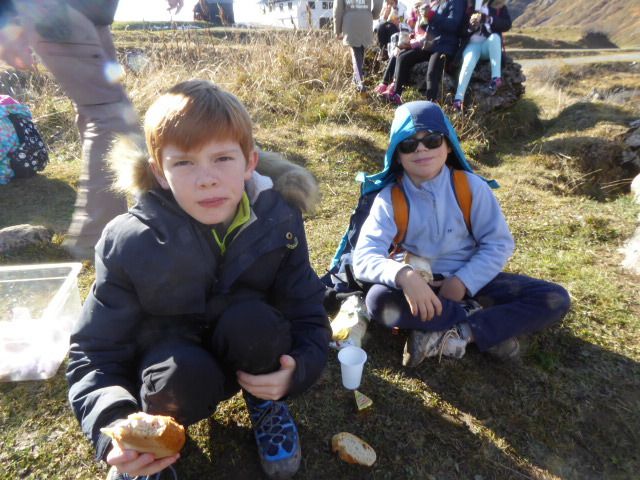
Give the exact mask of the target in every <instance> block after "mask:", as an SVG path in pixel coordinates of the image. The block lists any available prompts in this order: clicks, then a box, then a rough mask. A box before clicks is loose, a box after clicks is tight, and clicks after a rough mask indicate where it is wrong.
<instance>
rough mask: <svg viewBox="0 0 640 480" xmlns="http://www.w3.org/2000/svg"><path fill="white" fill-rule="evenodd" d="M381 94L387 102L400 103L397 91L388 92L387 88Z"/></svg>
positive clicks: (400, 99)
mask: <svg viewBox="0 0 640 480" xmlns="http://www.w3.org/2000/svg"><path fill="white" fill-rule="evenodd" d="M382 96H383V97H384V99H385V100H387V102H389V103H392V104H394V105H402V98H400V95H398V94H397V93H389V90H387V91H386V92H385V93H384V94H383V95H382Z"/></svg>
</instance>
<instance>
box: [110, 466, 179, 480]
mask: <svg viewBox="0 0 640 480" xmlns="http://www.w3.org/2000/svg"><path fill="white" fill-rule="evenodd" d="M106 480H178V474H177V473H176V471H175V469H174V468H173V467H172V466H169V467H167V468H165V469H164V470H162V471H160V472H158V473H154V474H152V475H142V476H133V475H129V474H128V473H120V472H118V469H117V468H116V467H111V468H110V469H109V473H107V478H106Z"/></svg>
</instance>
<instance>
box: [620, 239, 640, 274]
mask: <svg viewBox="0 0 640 480" xmlns="http://www.w3.org/2000/svg"><path fill="white" fill-rule="evenodd" d="M619 251H620V253H622V254H623V255H624V260H623V261H622V268H624V269H625V270H628V271H630V272H632V273H635V274H636V275H640V227H638V228H637V229H636V232H635V233H634V235H633V237H631V238H630V239H629V240H628V241H627V242H626V243H625V244H624V247H623V248H621V249H620V250H619Z"/></svg>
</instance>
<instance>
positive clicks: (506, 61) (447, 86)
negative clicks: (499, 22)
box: [411, 55, 526, 113]
mask: <svg viewBox="0 0 640 480" xmlns="http://www.w3.org/2000/svg"><path fill="white" fill-rule="evenodd" d="M427 68H428V62H422V63H418V64H417V65H415V66H414V67H413V70H412V71H411V82H412V83H413V84H415V85H416V87H417V88H418V90H420V91H421V92H422V93H425V91H426V87H427V86H426V77H427ZM457 74H458V71H457V70H456V72H455V75H453V76H452V75H449V74H448V73H446V72H445V74H444V76H443V78H442V92H441V95H443V94H444V98H445V99H447V98H448V99H449V101H451V100H453V97H454V95H455V92H456V87H457V86H458V77H457ZM502 80H503V81H504V84H503V86H502V87H501V88H500V89H499V90H498V91H497V92H496V94H495V95H489V93H488V86H489V82H490V81H491V66H490V65H489V62H488V61H486V60H481V61H480V62H478V64H477V65H476V68H475V70H474V71H473V75H472V76H471V81H470V82H469V87H468V88H467V92H466V96H465V106H466V107H467V108H469V106H473V107H474V108H475V109H476V110H477V111H479V112H483V113H484V112H491V111H493V110H497V109H500V108H506V107H509V106H511V105H513V104H514V103H516V102H517V101H518V99H520V97H522V95H524V90H525V87H524V82H525V81H526V77H525V75H524V73H523V72H522V67H521V66H520V64H519V63H516V62H514V61H513V60H512V59H511V57H509V56H508V55H503V56H502ZM445 101H446V100H445Z"/></svg>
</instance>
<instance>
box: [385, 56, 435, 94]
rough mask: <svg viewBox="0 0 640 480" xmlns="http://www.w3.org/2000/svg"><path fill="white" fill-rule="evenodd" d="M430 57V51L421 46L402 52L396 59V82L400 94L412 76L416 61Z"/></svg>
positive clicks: (422, 60)
mask: <svg viewBox="0 0 640 480" xmlns="http://www.w3.org/2000/svg"><path fill="white" fill-rule="evenodd" d="M429 57H430V53H429V52H428V51H426V50H422V49H419V48H416V49H409V50H404V51H403V52H400V54H399V55H398V58H397V60H396V72H395V75H394V77H395V82H396V93H397V94H398V95H401V94H402V90H403V89H404V87H405V85H407V84H408V83H409V79H410V78H411V69H412V68H413V66H414V65H415V64H416V63H420V62H424V61H426V60H428V59H429Z"/></svg>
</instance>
